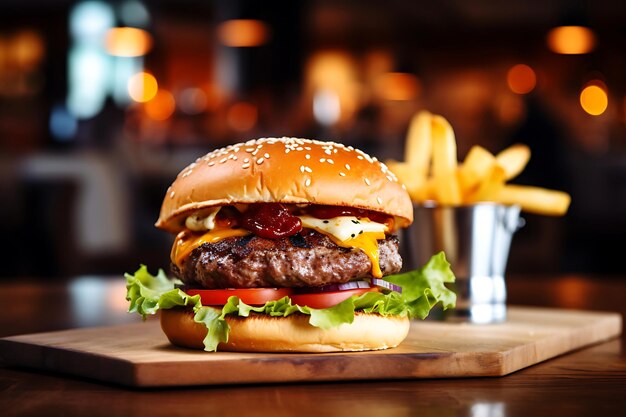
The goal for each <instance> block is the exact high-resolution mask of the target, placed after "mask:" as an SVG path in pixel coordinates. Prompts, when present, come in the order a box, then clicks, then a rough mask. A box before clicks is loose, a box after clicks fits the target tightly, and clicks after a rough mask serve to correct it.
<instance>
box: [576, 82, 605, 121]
mask: <svg viewBox="0 0 626 417" xmlns="http://www.w3.org/2000/svg"><path fill="white" fill-rule="evenodd" d="M580 105H581V107H582V108H583V110H584V111H586V112H587V113H589V114H590V115H592V116H599V115H601V114H602V113H604V112H605V110H606V108H607V107H608V105H609V98H608V95H607V93H606V91H605V90H604V89H602V88H601V87H600V86H599V85H597V84H589V85H587V86H586V87H585V88H584V89H583V91H581V93H580Z"/></svg>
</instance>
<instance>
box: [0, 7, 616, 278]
mask: <svg viewBox="0 0 626 417" xmlns="http://www.w3.org/2000/svg"><path fill="white" fill-rule="evenodd" d="M625 50H626V2H622V1H609V0H595V1H588V2H587V1H580V0H578V1H572V0H554V1H550V2H546V1H521V0H520V1H507V2H496V1H489V0H443V1H436V2H433V1H429V2H426V1H403V0H386V1H371V0H367V1H364V0H358V1H357V0H344V1H330V0H321V1H313V0H309V1H271V0H265V1H253V0H248V1H244V0H219V1H217V0H215V1H210V0H178V1H175V0H151V1H147V0H144V1H140V0H118V1H112V0H90V1H66V0H54V1H52V0H2V1H1V2H0V195H2V196H3V200H4V201H3V202H2V204H0V233H1V234H2V240H1V242H2V243H1V245H2V247H1V251H0V253H2V260H3V262H2V267H1V268H0V279H2V278H5V279H6V278H8V277H15V276H20V277H28V276H45V277H50V278H57V277H67V276H72V275H76V274H100V273H105V274H116V275H120V274H121V273H122V272H124V271H131V270H134V269H135V268H136V267H137V266H138V265H139V263H140V262H141V263H146V264H148V265H149V266H150V267H151V269H153V270H154V269H156V268H157V267H167V265H168V257H169V248H170V245H171V242H172V240H173V236H169V235H168V234H166V233H165V232H161V231H158V230H156V229H155V228H154V227H153V224H154V221H155V220H156V218H157V217H158V212H159V208H160V204H161V200H162V198H163V195H164V193H165V189H166V188H167V186H168V185H169V184H170V183H171V181H172V180H173V179H174V177H175V175H176V174H177V173H178V171H179V170H180V169H182V168H183V167H184V166H186V165H187V164H189V163H190V162H192V161H193V160H195V159H196V158H197V157H198V156H201V155H203V154H205V153H207V152H208V151H210V150H212V149H215V148H216V147H221V146H223V145H226V144H230V143H235V142H239V141H242V140H247V139H250V138H256V137H262V136H284V135H286V136H298V137H313V138H319V139H328V140H336V141H340V142H344V143H347V144H351V145H353V146H357V147H360V148H362V149H363V150H365V151H367V152H369V153H371V154H373V155H376V156H377V157H378V158H379V159H382V160H384V159H387V158H396V159H401V158H402V154H403V147H404V139H405V136H406V130H407V127H408V124H409V121H410V118H411V116H412V115H413V114H414V113H415V112H416V111H418V110H420V109H428V110H430V111H432V112H434V113H438V114H441V115H443V116H444V117H446V118H447V119H448V120H449V121H450V123H451V124H452V126H453V127H454V129H455V133H456V137H457V141H458V146H459V149H458V151H459V159H463V158H464V156H465V154H466V153H467V151H468V150H469V148H470V147H471V146H472V145H474V144H479V145H482V146H484V147H485V148H487V149H488V150H490V151H492V152H497V151H499V150H501V149H503V148H505V147H506V146H508V145H510V144H512V143H515V142H523V143H526V144H528V145H529V146H530V148H531V150H532V158H531V161H530V164H529V166H528V167H527V169H526V170H525V172H524V173H523V174H522V176H520V177H519V178H518V179H517V180H516V181H515V182H516V183H520V184H529V185H537V186H543V187H549V188H556V189H561V190H565V191H567V192H569V193H571V195H572V198H573V202H572V206H571V208H570V212H569V213H568V215H567V216H566V217H564V218H547V217H541V216H532V215H524V217H525V218H526V226H525V227H524V228H523V229H521V230H520V231H519V232H518V234H517V235H516V236H515V238H514V242H513V246H512V249H511V255H510V262H509V272H512V273H534V272H536V273H553V272H593V273H605V274H615V273H619V272H623V267H622V264H621V260H620V258H621V256H622V251H623V250H624V249H626V76H625V74H626V54H625V53H624V51H625Z"/></svg>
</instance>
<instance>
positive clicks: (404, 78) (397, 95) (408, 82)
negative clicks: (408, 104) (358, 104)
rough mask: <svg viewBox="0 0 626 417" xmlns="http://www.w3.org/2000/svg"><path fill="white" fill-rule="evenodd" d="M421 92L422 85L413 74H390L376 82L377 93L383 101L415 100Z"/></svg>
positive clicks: (384, 75) (382, 76)
mask: <svg viewBox="0 0 626 417" xmlns="http://www.w3.org/2000/svg"><path fill="white" fill-rule="evenodd" d="M420 90H421V86H420V83H419V81H418V79H417V77H416V76H415V75H413V74H407V73H404V72H388V73H386V74H382V75H381V76H379V77H378V79H377V80H376V92H377V94H378V96H379V97H380V98H382V99H383V100H414V99H415V98H416V97H417V96H418V94H419V93H420Z"/></svg>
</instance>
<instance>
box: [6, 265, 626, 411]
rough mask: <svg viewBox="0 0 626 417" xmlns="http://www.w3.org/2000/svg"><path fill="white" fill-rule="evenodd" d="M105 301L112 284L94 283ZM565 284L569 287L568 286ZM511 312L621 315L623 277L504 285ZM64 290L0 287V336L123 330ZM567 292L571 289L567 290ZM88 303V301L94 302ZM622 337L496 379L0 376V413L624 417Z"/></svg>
mask: <svg viewBox="0 0 626 417" xmlns="http://www.w3.org/2000/svg"><path fill="white" fill-rule="evenodd" d="M100 281H101V283H104V285H103V286H102V288H103V289H105V290H106V293H107V296H108V294H111V293H112V292H115V291H119V290H117V289H116V290H111V288H112V287H115V286H116V285H118V284H114V283H115V282H116V281H108V280H105V279H103V280H100ZM572 283H573V284H572ZM508 284H509V286H508V289H509V300H510V301H511V302H512V303H514V304H526V305H536V306H549V307H560V308H579V309H595V310H604V311H618V312H621V313H622V314H624V313H626V303H625V301H626V300H625V298H626V277H615V278H603V277H591V276H562V277H551V276H545V277H537V276H523V277H512V278H510V279H509V283H508ZM70 288H74V291H76V289H75V288H76V287H72V286H71V283H70V284H67V285H62V284H55V285H53V286H48V285H42V284H41V283H39V282H29V283H24V282H22V283H19V284H5V285H1V286H0V303H1V305H2V306H3V311H4V314H3V315H2V316H0V333H1V335H2V336H8V335H14V334H20V333H28V332H34V331H50V330H59V329H64V328H73V327H80V326H84V327H87V326H93V325H110V324H117V323H123V322H132V321H134V320H135V318H134V317H126V316H125V315H124V314H122V313H123V312H122V311H121V310H123V303H122V304H117V305H116V304H114V302H113V301H110V302H107V303H104V305H103V306H102V307H101V313H102V314H100V315H99V316H97V317H96V316H93V317H89V318H87V319H86V318H82V319H78V318H77V317H76V314H77V313H79V312H80V307H79V306H76V305H72V296H71V291H70ZM572 288H573V289H572ZM94 296H97V294H96V295H94ZM624 337H625V336H624V335H622V337H621V338H620V339H615V340H612V341H609V342H606V343H602V344H599V345H595V346H592V347H590V348H586V349H582V350H579V351H576V352H573V353H570V354H567V355H563V356H560V357H558V358H555V359H552V360H549V361H547V362H544V363H541V364H538V365H535V366H533V367H530V368H527V369H524V370H522V371H519V372H516V373H514V374H512V375H509V376H506V377H502V378H478V379H452V380H421V381H375V382H350V383H315V384H310V383H309V384H307V383H303V384H283V385H263V386H258V385H257V386H255V385H248V386H238V387H212V388H177V389H167V390H162V389H148V390H139V391H137V390H128V389H125V388H123V387H119V386H116V385H108V384H102V383H98V382H94V381H90V380H86V379H81V378H76V377H67V376H59V375H53V374H47V373H41V372H29V371H23V370H18V369H12V368H1V369H0V410H2V411H0V414H2V415H7V416H9V415H11V416H12V415H39V416H41V415H65V416H83V415H90V416H100V415H102V416H105V415H106V416H118V415H133V416H152V415H168V416H169V415H179V414H186V415H189V414H192V413H200V414H202V415H225V416H234V415H256V416H263V415H274V416H283V415H285V416H286V415H298V416H306V415H315V416H326V415H328V416H361V415H363V416H374V415H376V416H412V415H415V416H426V417H428V416H476V417H481V416H494V417H495V416H507V417H510V416H551V417H555V416H566V415H569V416H595V415H602V416H621V415H626V395H625V393H626V352H625V350H624V342H625V341H626V339H624Z"/></svg>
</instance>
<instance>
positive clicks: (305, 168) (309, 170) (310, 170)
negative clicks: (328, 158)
mask: <svg viewBox="0 0 626 417" xmlns="http://www.w3.org/2000/svg"><path fill="white" fill-rule="evenodd" d="M304 170H305V171H306V172H309V173H311V172H313V170H312V169H311V168H309V167H304Z"/></svg>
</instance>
